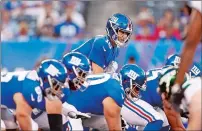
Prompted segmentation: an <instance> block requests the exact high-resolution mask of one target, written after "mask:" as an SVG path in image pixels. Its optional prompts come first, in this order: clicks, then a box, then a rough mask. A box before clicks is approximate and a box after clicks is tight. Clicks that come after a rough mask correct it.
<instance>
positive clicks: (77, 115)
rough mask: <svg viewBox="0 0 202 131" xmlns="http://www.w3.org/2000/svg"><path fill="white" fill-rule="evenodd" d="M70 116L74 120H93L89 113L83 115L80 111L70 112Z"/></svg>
mask: <svg viewBox="0 0 202 131" xmlns="http://www.w3.org/2000/svg"><path fill="white" fill-rule="evenodd" d="M68 116H69V117H70V118H73V119H79V118H81V119H88V118H91V116H90V115H88V114H87V113H82V112H79V111H77V112H74V111H70V112H69V113H68Z"/></svg>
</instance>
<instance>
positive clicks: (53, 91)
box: [45, 75, 65, 100]
mask: <svg viewBox="0 0 202 131" xmlns="http://www.w3.org/2000/svg"><path fill="white" fill-rule="evenodd" d="M47 78H48V83H49V86H50V88H46V89H45V94H46V96H47V97H48V98H49V99H50V100H52V99H61V98H62V97H63V96H64V94H63V92H62V88H64V87H65V83H62V82H60V81H58V80H57V79H55V78H51V76H50V75H48V76H47Z"/></svg>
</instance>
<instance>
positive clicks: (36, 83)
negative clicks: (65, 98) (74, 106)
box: [1, 59, 67, 131]
mask: <svg viewBox="0 0 202 131" xmlns="http://www.w3.org/2000/svg"><path fill="white" fill-rule="evenodd" d="M66 75H67V70H66V68H65V66H64V65H63V64H62V63H60V62H59V61H57V60H54V59H49V60H45V61H43V62H42V63H41V64H40V66H39V67H38V70H37V71H36V70H32V71H20V72H8V73H6V74H3V75H1V96H2V99H1V104H2V105H5V106H6V107H7V108H10V109H16V118H17V121H18V123H19V126H20V129H22V130H32V125H31V112H32V109H33V108H38V109H41V110H44V111H47V113H48V121H49V123H50V125H51V128H50V129H51V130H58V131H60V130H62V115H61V112H62V103H61V101H60V100H59V98H60V97H61V96H62V92H61V89H62V88H63V87H64V85H65V82H66ZM2 119H3V118H2ZM53 123H54V124H53Z"/></svg>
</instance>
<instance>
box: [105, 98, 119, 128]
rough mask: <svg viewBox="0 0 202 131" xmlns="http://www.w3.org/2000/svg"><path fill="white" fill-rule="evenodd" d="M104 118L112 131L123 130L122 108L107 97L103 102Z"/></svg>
mask: <svg viewBox="0 0 202 131" xmlns="http://www.w3.org/2000/svg"><path fill="white" fill-rule="evenodd" d="M103 106H104V116H105V119H106V121H107V124H108V128H109V130H110V131H115V130H116V131H120V130H121V117H120V112H121V107H120V106H118V105H117V104H116V102H115V101H114V100H113V99H112V98H111V97H107V98H105V99H104V101H103Z"/></svg>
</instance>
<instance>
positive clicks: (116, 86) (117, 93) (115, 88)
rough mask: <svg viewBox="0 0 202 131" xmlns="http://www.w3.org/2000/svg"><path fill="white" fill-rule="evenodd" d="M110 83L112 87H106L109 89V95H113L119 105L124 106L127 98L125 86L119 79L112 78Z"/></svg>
mask: <svg viewBox="0 0 202 131" xmlns="http://www.w3.org/2000/svg"><path fill="white" fill-rule="evenodd" d="M112 83H113V84H112ZM109 85H110V87H106V88H107V90H108V96H109V97H111V98H112V99H113V100H114V101H115V102H116V103H117V105H118V106H120V107H122V105H123V103H124V98H125V93H124V90H123V87H122V86H121V85H120V83H119V82H118V81H117V80H112V81H111V82H110V84H109Z"/></svg>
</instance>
